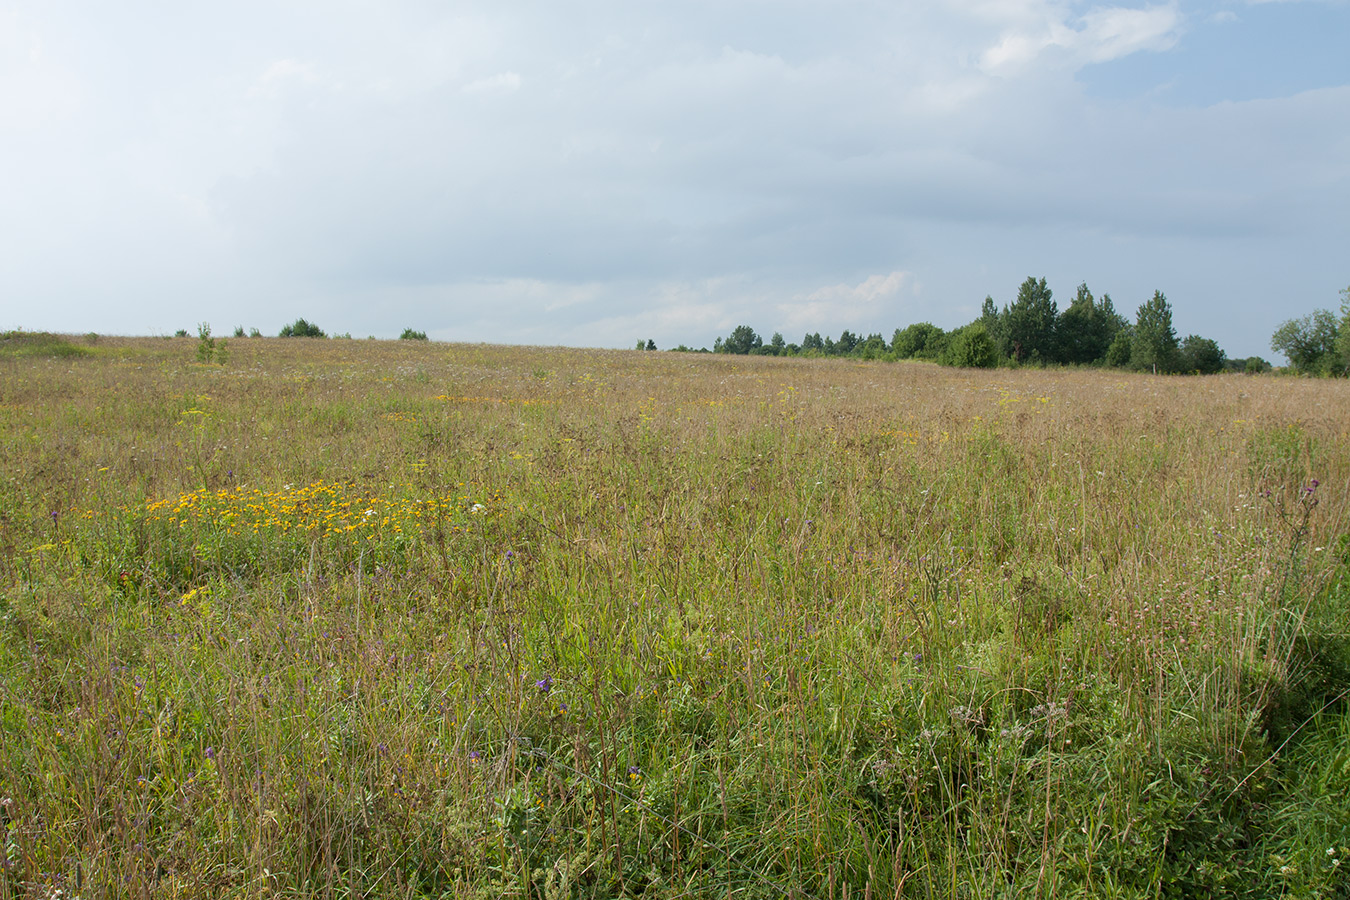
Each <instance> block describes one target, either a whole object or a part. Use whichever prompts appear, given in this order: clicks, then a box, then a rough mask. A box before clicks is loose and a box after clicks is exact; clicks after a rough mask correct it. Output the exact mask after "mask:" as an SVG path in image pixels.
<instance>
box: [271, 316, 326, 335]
mask: <svg viewBox="0 0 1350 900" xmlns="http://www.w3.org/2000/svg"><path fill="white" fill-rule="evenodd" d="M281 336H282V337H317V338H321V337H328V335H326V334H324V331H323V329H322V328H320V327H319V326H318V325H315V324H314V323H313V322H306V321H305V320H304V319H296V320H295V321H294V322H293V323H291V324H290V325H287V326H286V327H285V328H283V329H281Z"/></svg>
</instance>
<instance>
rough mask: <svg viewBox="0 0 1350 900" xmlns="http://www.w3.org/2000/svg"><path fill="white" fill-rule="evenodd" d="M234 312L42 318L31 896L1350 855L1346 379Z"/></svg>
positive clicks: (31, 424)
mask: <svg viewBox="0 0 1350 900" xmlns="http://www.w3.org/2000/svg"><path fill="white" fill-rule="evenodd" d="M8 337H12V335H11V336H7V339H8ZM25 340H26V338H25ZM44 340H45V339H44ZM51 341H52V342H53V343H55V344H60V343H64V344H69V345H70V346H75V345H74V344H73V343H71V342H70V341H69V339H60V338H53V339H51ZM194 347H195V345H194V343H193V342H192V341H191V340H177V341H175V340H162V339H118V338H106V337H105V338H100V339H99V341H98V345H97V348H96V350H93V351H91V352H90V353H88V354H87V355H85V356H84V357H83V358H81V359H80V361H79V364H78V365H71V359H70V358H68V357H63V356H62V355H61V354H59V353H48V352H44V353H31V354H30V353H26V352H25V353H10V352H8V351H5V352H3V353H0V373H2V377H0V453H2V454H3V458H4V459H5V460H6V465H5V467H4V474H3V481H2V482H0V672H3V675H4V679H3V687H0V729H2V733H3V735H4V740H3V741H2V742H0V832H3V833H2V834H0V840H3V842H4V846H3V854H2V856H3V858H2V859H0V898H9V897H55V896H57V894H58V892H60V895H61V896H67V897H68V896H74V895H77V894H78V895H81V896H119V897H123V896H125V897H169V896H214V897H240V898H243V897H263V896H277V897H336V896H369V897H376V896H381V897H383V896H397V897H499V896H516V897H522V898H523V897H541V898H543V897H568V896H586V897H591V896H596V897H606V896H646V897H665V898H675V897H693V896H735V897H780V896H799V897H831V898H836V897H840V898H842V897H851V896H855V895H856V896H864V897H871V896H878V897H879V896H888V897H890V896H898V897H925V898H927V897H991V896H1019V897H1021V896H1045V897H1050V896H1055V897H1058V896H1088V897H1157V896H1174V897H1183V896H1251V897H1275V896H1325V897H1335V896H1345V895H1346V893H1347V892H1350V880H1347V878H1346V876H1345V874H1344V870H1343V868H1342V866H1341V864H1340V860H1341V859H1342V858H1343V856H1344V855H1345V854H1347V853H1350V849H1347V848H1350V799H1348V798H1350V791H1347V787H1350V785H1347V784H1346V778H1347V774H1346V771H1347V770H1346V760H1345V757H1346V751H1345V749H1344V748H1345V746H1346V733H1347V729H1348V728H1350V724H1347V723H1348V722H1350V720H1347V718H1346V711H1347V705H1346V702H1345V701H1346V691H1347V689H1350V637H1347V634H1346V630H1345V622H1346V621H1347V617H1346V614H1347V611H1348V610H1347V607H1348V606H1350V539H1347V537H1346V533H1347V530H1350V529H1347V527H1346V523H1347V485H1348V484H1350V431H1348V430H1347V419H1346V417H1345V416H1344V415H1343V414H1340V413H1339V412H1338V411H1339V410H1343V409H1346V408H1347V400H1350V396H1348V394H1350V392H1348V390H1347V385H1346V384H1345V383H1343V382H1337V381H1330V380H1316V381H1308V380H1294V379H1280V378H1271V377H1257V378H1251V377H1240V376H1219V377H1211V378H1204V379H1186V378H1153V377H1149V376H1143V375H1128V374H1121V373H1114V372H1113V373H1101V372H1092V371H1029V370H1028V371H1006V370H1005V371H999V372H993V373H984V372H981V373H976V372H969V371H961V370H950V369H941V368H938V367H936V366H930V365H926V364H918V363H915V364H879V363H860V362H857V361H846V360H777V359H773V358H761V357H755V358H745V357H742V358H728V357H708V356H700V357H697V358H694V357H689V356H686V355H684V354H659V353H637V352H602V351H577V350H559V349H513V348H496V347H483V346H447V345H444V344H423V343H421V342H409V341H402V342H399V341H386V342H335V341H329V342H313V341H280V340H257V341H237V342H233V343H232V344H231V350H232V353H231V355H230V358H229V360H228V361H227V363H226V364H225V365H204V364H199V363H196V362H195V361H194V359H195V357H194ZM77 349H84V348H77ZM1346 866H1350V863H1346Z"/></svg>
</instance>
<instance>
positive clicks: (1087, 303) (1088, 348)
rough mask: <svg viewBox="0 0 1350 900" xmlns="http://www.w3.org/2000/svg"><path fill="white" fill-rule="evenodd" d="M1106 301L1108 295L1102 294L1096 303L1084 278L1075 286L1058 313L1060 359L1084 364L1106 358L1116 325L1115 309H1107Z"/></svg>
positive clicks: (1109, 300) (1108, 302) (1108, 299)
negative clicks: (1074, 293)
mask: <svg viewBox="0 0 1350 900" xmlns="http://www.w3.org/2000/svg"><path fill="white" fill-rule="evenodd" d="M1110 302H1111V297H1110V295H1103V296H1102V302H1101V303H1098V302H1097V300H1096V299H1095V298H1094V297H1093V296H1092V291H1090V290H1088V286H1087V283H1086V282H1085V283H1083V284H1080V285H1079V286H1078V293H1077V295H1076V296H1075V297H1074V298H1073V302H1072V303H1070V304H1069V308H1068V309H1066V310H1064V314H1063V315H1061V316H1060V317H1059V338H1060V354H1061V356H1062V358H1063V360H1064V362H1067V363H1080V364H1088V363H1095V362H1101V361H1103V360H1104V359H1105V358H1106V350H1107V348H1108V347H1110V346H1111V341H1112V339H1113V338H1114V337H1115V332H1116V330H1117V329H1118V327H1119V326H1118V323H1117V322H1116V321H1115V310H1114V309H1113V308H1112V309H1110V311H1109V312H1108V309H1107V305H1108V304H1110Z"/></svg>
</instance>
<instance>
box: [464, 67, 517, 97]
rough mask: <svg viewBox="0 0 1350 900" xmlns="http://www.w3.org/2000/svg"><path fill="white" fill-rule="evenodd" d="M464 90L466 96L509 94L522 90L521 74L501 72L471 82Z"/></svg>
mask: <svg viewBox="0 0 1350 900" xmlns="http://www.w3.org/2000/svg"><path fill="white" fill-rule="evenodd" d="M462 90H463V91H464V93H466V94H509V93H511V92H513V91H518V90H520V73H519V72H499V73H497V74H496V75H489V76H488V77H487V78H479V79H477V80H475V81H471V82H469V83H468V84H466V85H464V87H463V88H462Z"/></svg>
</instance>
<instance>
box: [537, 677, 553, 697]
mask: <svg viewBox="0 0 1350 900" xmlns="http://www.w3.org/2000/svg"><path fill="white" fill-rule="evenodd" d="M534 686H535V687H537V688H539V691H540V692H541V693H544V694H547V693H548V692H549V691H551V690H553V679H552V678H551V677H550V676H548V675H545V676H544V677H543V678H541V679H539V680H538V681H536V682H535V683H534Z"/></svg>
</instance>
